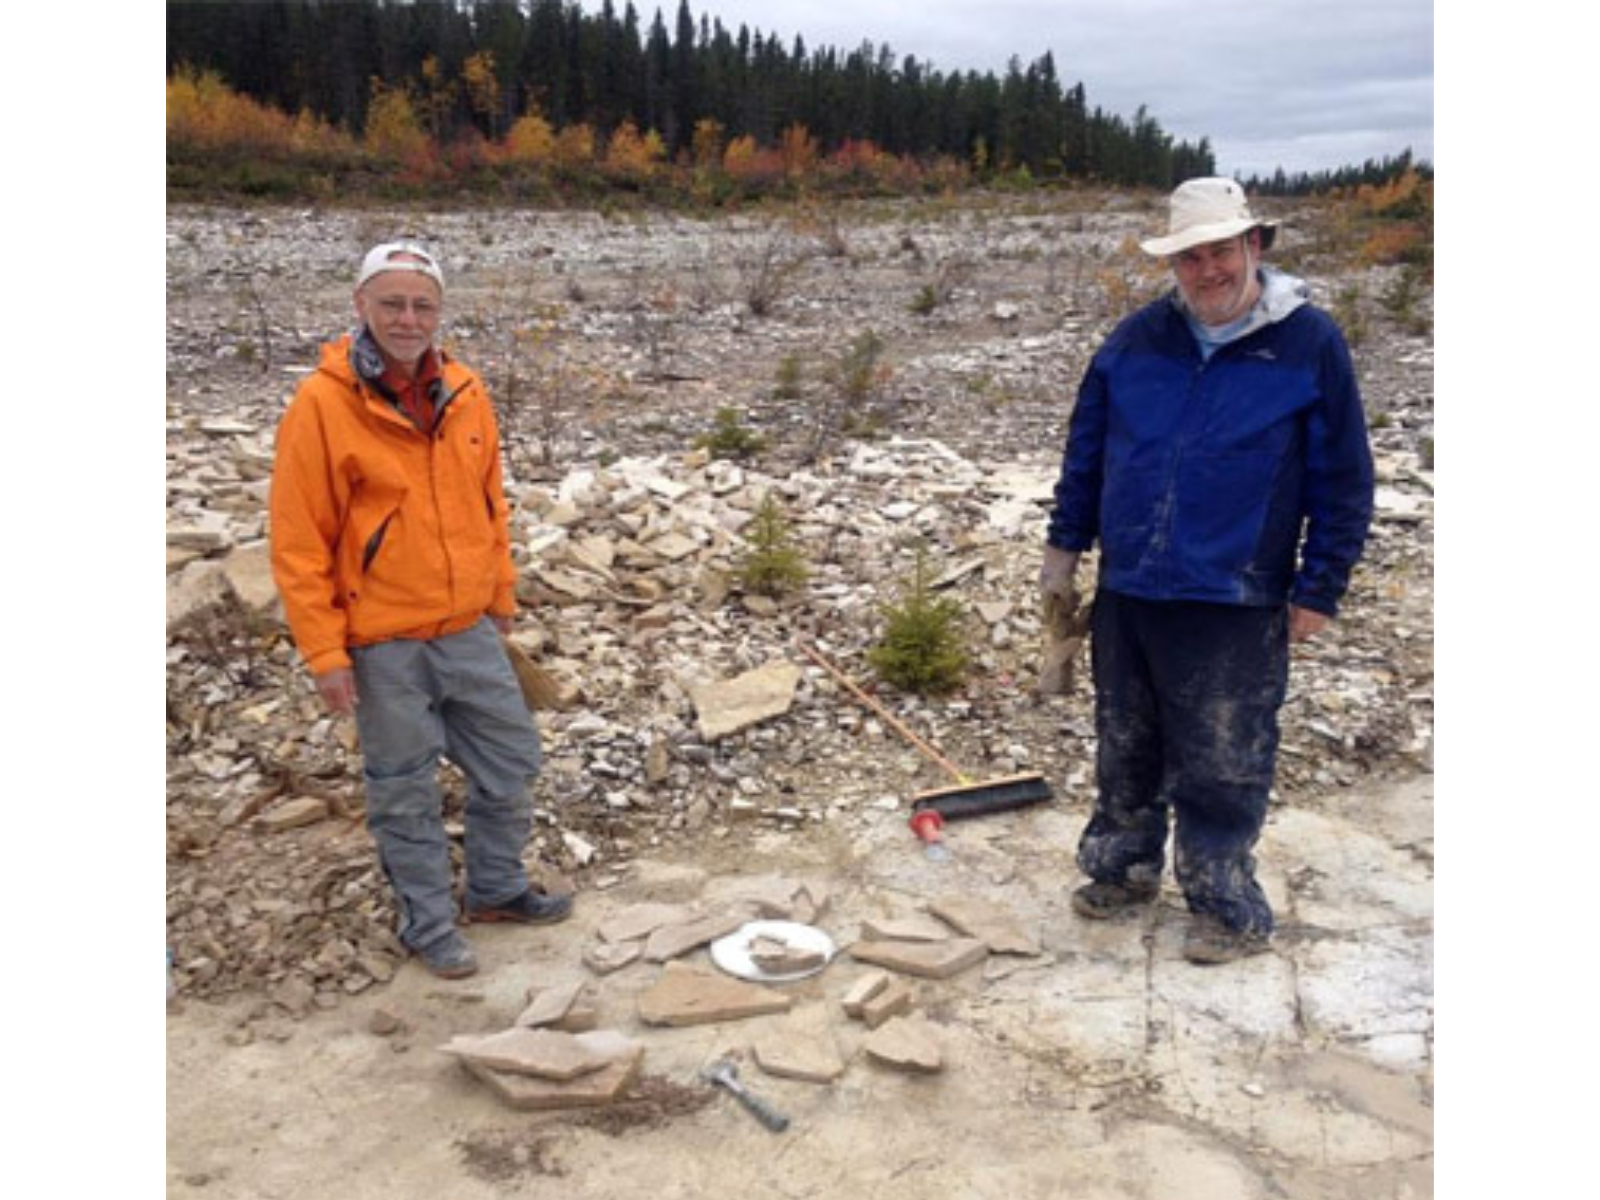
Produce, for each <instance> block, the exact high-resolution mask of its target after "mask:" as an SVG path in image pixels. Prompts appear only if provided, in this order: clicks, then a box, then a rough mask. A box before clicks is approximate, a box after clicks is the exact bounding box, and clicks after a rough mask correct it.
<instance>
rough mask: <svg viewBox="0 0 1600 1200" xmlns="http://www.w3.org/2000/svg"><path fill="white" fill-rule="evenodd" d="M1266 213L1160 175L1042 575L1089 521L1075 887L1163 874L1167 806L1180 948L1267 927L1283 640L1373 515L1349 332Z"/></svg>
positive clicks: (1144, 893) (1115, 907)
mask: <svg viewBox="0 0 1600 1200" xmlns="http://www.w3.org/2000/svg"><path fill="white" fill-rule="evenodd" d="M1275 233H1276V229H1275V227H1274V226H1273V225H1272V224H1271V223H1269V222H1265V221H1262V220H1259V219H1257V218H1256V217H1255V216H1254V215H1253V214H1252V213H1251V211H1250V208H1249V205H1248V202H1247V201H1246V198H1245V195H1244V192H1243V190H1242V189H1241V188H1240V187H1239V185H1238V184H1237V183H1235V182H1234V181H1233V180H1231V179H1215V178H1213V179H1192V180H1190V181H1188V182H1187V183H1184V184H1183V185H1182V186H1180V187H1179V188H1178V189H1177V190H1176V191H1174V192H1173V194H1172V197H1171V200H1170V215H1169V224H1168V232H1167V235H1166V236H1165V237H1158V238H1154V239H1152V240H1150V241H1147V242H1144V243H1142V247H1143V249H1144V250H1145V252H1146V253H1148V254H1152V255H1155V256H1158V257H1161V258H1164V259H1166V260H1167V262H1168V263H1169V265H1170V266H1171V268H1172V271H1173V275H1174V277H1175V281H1176V284H1177V286H1176V288H1175V289H1173V291H1171V292H1170V293H1168V294H1167V295H1165V296H1164V297H1162V298H1161V299H1160V300H1157V301H1156V302H1154V303H1152V304H1149V305H1147V306H1146V307H1144V308H1143V309H1141V310H1139V311H1138V312H1136V313H1134V314H1133V315H1132V316H1130V317H1128V318H1127V319H1125V320H1124V321H1123V322H1122V323H1121V324H1120V325H1119V326H1118V327H1117V328H1116V329H1115V330H1114V331H1113V332H1112V334H1111V336H1110V337H1109V338H1107V339H1106V342H1105V344H1104V345H1103V346H1102V347H1101V348H1100V350H1099V352H1098V353H1097V354H1096V355H1095V357H1094V360H1093V361H1092V362H1091V363H1090V364H1089V369H1088V371H1087V372H1086V374H1085V376H1084V379H1083V382H1082V384H1081V386H1080V387H1079V390H1078V400H1077V405H1076V407H1075V408H1074V409H1073V411H1072V417H1071V421H1070V423H1069V427H1068V434H1067V445H1066V453H1065V456H1064V458H1063V462H1062V468H1061V477H1060V480H1059V482H1058V483H1057V484H1056V490H1055V507H1054V510H1053V511H1052V513H1051V517H1050V525H1049V532H1048V537H1047V545H1046V547H1045V554H1044V566H1043V569H1042V571H1041V575H1040V589H1041V591H1042V592H1043V593H1044V596H1045V599H1046V600H1047V601H1050V600H1051V598H1052V597H1053V598H1054V600H1055V601H1056V602H1064V603H1067V604H1068V605H1070V604H1072V603H1073V601H1074V599H1075V597H1074V576H1075V575H1076V572H1077V566H1078V558H1079V555H1080V554H1082V552H1083V551H1085V550H1088V549H1089V548H1090V547H1091V546H1092V545H1093V544H1094V543H1095V542H1096V541H1098V542H1099V545H1100V574H1099V582H1098V588H1097V591H1096V594H1095V600H1094V610H1093V616H1092V623H1091V627H1090V628H1091V637H1092V662H1093V674H1094V688H1095V730H1096V736H1097V741H1098V756H1097V761H1096V775H1097V787H1098V795H1097V798H1096V802H1095V809H1094V814H1093V816H1092V817H1091V818H1090V821H1089V824H1088V826H1087V827H1086V828H1085V830H1084V833H1083V837H1082V839H1081V841H1080V842H1079V846H1078V865H1079V866H1080V867H1081V868H1082V870H1083V872H1084V873H1085V874H1086V875H1088V876H1089V879H1090V880H1091V882H1090V883H1088V884H1087V885H1085V886H1083V887H1081V888H1079V889H1078V890H1077V891H1076V892H1075V893H1074V894H1073V907H1074V908H1075V909H1076V910H1077V911H1078V912H1079V913H1080V914H1082V915H1084V916H1087V917H1095V918H1103V917H1111V916H1115V915H1118V914H1120V913H1125V912H1129V911H1137V910H1138V909H1140V908H1141V907H1142V906H1144V905H1147V904H1149V903H1150V902H1151V901H1153V900H1154V899H1155V897H1156V894H1157V891H1158V890H1159V887H1160V880H1161V874H1162V870H1163V868H1164V864H1165V852H1166V838H1167V825H1168V813H1169V812H1171V813H1172V814H1174V816H1175V825H1176V833H1175V836H1174V839H1173V842H1174V845H1173V849H1174V853H1173V858H1174V867H1175V871H1176V875H1177V879H1178V883H1179V885H1180V886H1181V887H1182V889H1183V893H1184V897H1185V900H1186V901H1187V903H1188V906H1189V910H1190V912H1191V913H1192V914H1193V917H1192V920H1191V924H1190V928H1189V932H1188V935H1187V937H1186V940H1185V943H1184V954H1185V956H1186V957H1187V958H1189V959H1190V960H1191V961H1194V962H1201V963H1217V962H1229V961H1232V960H1234V959H1237V958H1241V957H1244V956H1245V955H1249V954H1255V953H1259V952H1260V951H1262V950H1265V949H1266V948H1267V943H1268V939H1269V937H1270V936H1271V933H1272V928H1273V917H1272V909H1271V906H1270V905H1269V904H1268V903H1267V899H1266V896H1265V895H1264V894H1263V892H1262V890H1261V886H1260V884H1258V883H1257V882H1256V878H1255V859H1254V857H1253V854H1252V851H1253V849H1254V847H1255V844H1256V841H1257V839H1258V837H1259V836H1260V833H1261V826H1262V823H1263V821H1264V820H1265V818H1266V811H1267V795H1268V792H1269V790H1270V788H1271V786H1272V776H1273V766H1274V760H1275V758H1276V755H1277V746H1278V710H1279V708H1280V707H1281V706H1282V704H1283V699H1284V694H1285V691H1286V689H1287V683H1288V668H1289V643H1290V642H1295V641H1301V640H1304V639H1306V638H1309V637H1313V636H1315V635H1316V634H1317V633H1319V632H1320V631H1322V630H1323V629H1324V628H1325V627H1326V626H1327V624H1328V622H1329V621H1330V620H1331V619H1332V618H1333V617H1334V615H1335V614H1336V613H1337V611H1338V604H1339V600H1340V598H1341V597H1342V596H1343V594H1344V592H1345V589H1346V587H1347V586H1348V583H1349V578H1350V570H1351V568H1352V567H1353V566H1354V565H1355V562H1356V559H1357V558H1358V557H1359V556H1360V553H1361V548H1362V544H1363V542H1364V541H1365V540H1366V534H1367V527H1368V524H1369V522H1370V520H1371V516H1372V455H1371V451H1370V449H1369V447H1368V444H1367V432H1366V423H1365V420H1364V417H1363V414H1362V409H1361V396H1360V393H1359V391H1358V390H1357V387H1356V380H1355V373H1354V370H1353V369H1352V367H1351V363H1350V352H1349V349H1348V348H1347V347H1346V345H1345V341H1344V338H1343V336H1342V335H1341V334H1340V332H1339V329H1338V326H1337V325H1335V324H1334V322H1333V320H1332V319H1331V318H1329V317H1328V315H1327V314H1326V313H1324V312H1322V311H1321V310H1320V309H1318V308H1315V307H1314V306H1312V305H1311V304H1310V303H1308V300H1307V297H1308V291H1307V288H1306V286H1305V284H1304V283H1302V282H1301V281H1299V280H1297V279H1294V278H1292V277H1290V276H1288V275H1285V274H1283V273H1281V272H1278V271H1275V270H1273V269H1271V268H1268V267H1264V266H1262V265H1261V256H1262V253H1263V251H1265V250H1267V249H1268V248H1269V247H1270V246H1271V245H1272V241H1273V237H1274V235H1275Z"/></svg>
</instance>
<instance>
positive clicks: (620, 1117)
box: [555, 1075, 716, 1137]
mask: <svg viewBox="0 0 1600 1200" xmlns="http://www.w3.org/2000/svg"><path fill="white" fill-rule="evenodd" d="M714 1099H716V1097H715V1096H714V1095H713V1094H712V1093H711V1090H710V1089H709V1088H696V1087H683V1086H681V1085H679V1084H676V1083H673V1082H672V1081H671V1080H670V1079H662V1078H659V1077H657V1076H651V1075H646V1076H645V1077H644V1078H643V1079H641V1080H639V1082H638V1083H637V1084H635V1085H634V1086H633V1087H632V1088H631V1089H629V1091H628V1092H627V1094H626V1095H624V1096H623V1097H622V1099H620V1100H618V1101H617V1102H616V1103H615V1104H612V1105H608V1106H607V1107H605V1108H592V1109H579V1110H575V1111H573V1112H570V1113H563V1114H561V1115H560V1116H558V1117H557V1118H555V1119H556V1120H559V1121H560V1122H561V1123H562V1124H564V1125H572V1126H576V1127H577V1128H579V1129H593V1130H595V1131H597V1132H599V1133H603V1134H605V1135H606V1136H607V1137H621V1136H622V1135H623V1134H626V1133H631V1132H634V1131H636V1130H640V1129H660V1128H661V1127H663V1126H665V1125H670V1124H671V1123H672V1122H673V1121H676V1120H678V1119H680V1118H682V1117H686V1116H688V1115H689V1114H691V1113H696V1112H699V1111H700V1110H701V1109H702V1108H704V1107H705V1106H706V1105H708V1104H710V1103H711V1102H712V1100H714Z"/></svg>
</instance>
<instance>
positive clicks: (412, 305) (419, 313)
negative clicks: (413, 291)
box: [376, 296, 439, 321]
mask: <svg viewBox="0 0 1600 1200" xmlns="http://www.w3.org/2000/svg"><path fill="white" fill-rule="evenodd" d="M376 303H377V305H378V307H379V308H380V309H381V310H382V311H383V314H384V315H385V316H388V317H403V316H405V315H406V309H407V308H409V309H410V310H411V312H412V314H413V315H414V316H416V317H418V318H419V319H421V320H424V321H428V320H433V319H434V318H436V317H437V316H438V315H439V305H438V304H437V303H436V302H434V301H432V300H410V301H408V300H407V299H406V298H405V297H404V296H383V297H380V298H379V299H378V300H377V302H376Z"/></svg>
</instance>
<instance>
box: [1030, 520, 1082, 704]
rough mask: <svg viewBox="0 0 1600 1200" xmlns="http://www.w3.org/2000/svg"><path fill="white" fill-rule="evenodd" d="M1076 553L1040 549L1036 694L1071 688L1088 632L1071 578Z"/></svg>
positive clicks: (1075, 570)
mask: <svg viewBox="0 0 1600 1200" xmlns="http://www.w3.org/2000/svg"><path fill="white" fill-rule="evenodd" d="M1077 573H1078V556H1077V554H1075V553H1074V552H1072V551H1071V550H1058V549H1056V547H1054V546H1046V547H1045V549H1044V566H1043V567H1042V568H1041V569H1040V571H1039V593H1040V597H1041V598H1042V599H1043V601H1044V662H1043V663H1042V664H1041V666H1040V668H1039V694H1040V695H1043V696H1064V695H1067V694H1068V693H1070V692H1071V691H1072V680H1073V673H1074V668H1075V667H1076V665H1077V661H1078V655H1079V652H1080V650H1081V649H1082V646H1083V640H1084V637H1085V636H1086V635H1087V634H1088V632H1089V606H1088V605H1087V604H1083V603H1080V601H1079V598H1078V593H1077V589H1076V588H1074V587H1073V585H1072V580H1073V577H1074V576H1075V575H1076V574H1077Z"/></svg>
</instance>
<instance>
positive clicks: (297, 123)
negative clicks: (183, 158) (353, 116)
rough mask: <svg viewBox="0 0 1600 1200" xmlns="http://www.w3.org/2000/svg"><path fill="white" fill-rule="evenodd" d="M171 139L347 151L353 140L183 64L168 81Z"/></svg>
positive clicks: (212, 145)
mask: <svg viewBox="0 0 1600 1200" xmlns="http://www.w3.org/2000/svg"><path fill="white" fill-rule="evenodd" d="M167 140H168V142H170V143H171V144H173V145H180V146H190V147H195V148H199V149H206V150H222V149H238V150H251V151H254V152H257V153H262V152H273V151H277V152H280V153H286V154H287V153H297V152H298V153H314V152H328V153H339V152H345V153H348V152H350V151H353V150H354V149H355V143H354V141H353V140H352V139H351V138H349V137H348V136H346V135H345V134H342V133H340V132H339V131H338V130H336V129H334V128H333V126H331V125H329V124H328V123H327V122H325V121H323V120H321V119H319V118H318V117H315V116H313V115H312V114H311V113H310V112H306V111H302V112H301V113H300V114H299V115H298V116H290V115H289V114H288V113H285V112H282V111H281V110H279V109H276V108H271V107H268V106H267V105H265V104H261V103H259V102H257V101H255V100H252V99H250V97H248V96H241V95H240V94H239V93H237V92H235V91H234V90H233V89H232V88H230V87H229V86H228V85H227V84H226V83H224V82H223V80H222V76H220V75H218V74H217V73H216V72H215V71H194V70H190V69H188V68H184V67H180V68H178V69H177V70H176V71H174V72H173V74H172V77H171V78H170V79H168V80H167Z"/></svg>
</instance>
